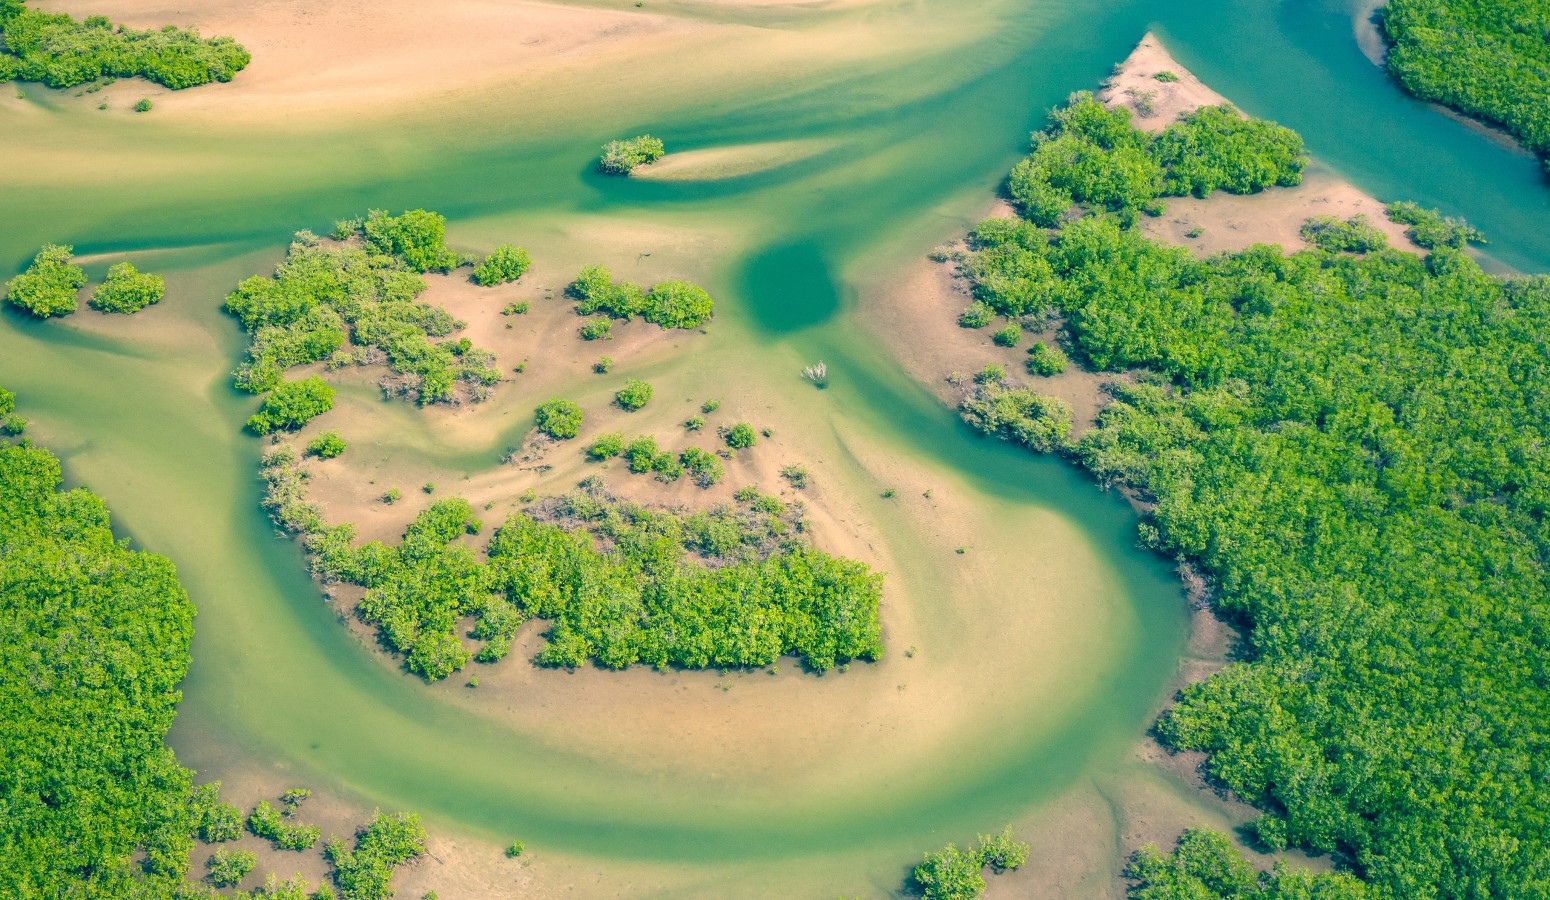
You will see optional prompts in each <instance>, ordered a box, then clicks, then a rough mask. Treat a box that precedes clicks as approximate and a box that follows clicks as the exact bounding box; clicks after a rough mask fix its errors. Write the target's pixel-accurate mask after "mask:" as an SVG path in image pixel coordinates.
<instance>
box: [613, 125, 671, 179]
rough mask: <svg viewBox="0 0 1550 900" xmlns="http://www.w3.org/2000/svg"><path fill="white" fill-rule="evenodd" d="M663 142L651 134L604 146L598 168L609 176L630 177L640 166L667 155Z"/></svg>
mask: <svg viewBox="0 0 1550 900" xmlns="http://www.w3.org/2000/svg"><path fill="white" fill-rule="evenodd" d="M666 153H667V149H666V148H665V147H664V146H663V145H662V141H661V140H659V139H657V138H654V137H652V136H651V135H649V134H643V135H640V136H638V137H633V138H630V139H629V140H623V141H609V142H608V143H606V144H604V145H603V155H602V157H601V158H599V159H598V163H597V167H598V169H599V170H600V171H602V172H604V173H606V174H609V175H628V174H630V173H631V172H632V171H634V170H635V169H636V167H638V166H644V165H649V164H650V163H654V162H656V161H657V160H659V159H661V158H662V157H663V156H664V155H666Z"/></svg>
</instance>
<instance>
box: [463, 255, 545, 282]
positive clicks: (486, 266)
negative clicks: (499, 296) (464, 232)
mask: <svg viewBox="0 0 1550 900" xmlns="http://www.w3.org/2000/svg"><path fill="white" fill-rule="evenodd" d="M532 264H533V260H532V257H530V256H528V254H527V251H526V250H524V249H522V248H521V247H514V246H512V245H511V244H502V245H500V246H499V247H496V248H495V249H494V250H491V251H490V255H489V256H486V257H485V258H484V262H482V263H480V264H479V265H477V266H475V267H474V274H473V279H474V283H475V284H480V285H483V286H485V287H491V286H493V285H497V284H506V283H508V282H512V281H516V280H517V279H518V278H521V277H522V274H523V273H524V272H526V271H527V269H528V266H530V265H532Z"/></svg>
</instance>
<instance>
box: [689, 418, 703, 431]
mask: <svg viewBox="0 0 1550 900" xmlns="http://www.w3.org/2000/svg"><path fill="white" fill-rule="evenodd" d="M704 427H705V417H704V416H690V417H689V418H687V419H685V420H684V428H685V429H686V430H688V431H700V430H701V429H703V428H704Z"/></svg>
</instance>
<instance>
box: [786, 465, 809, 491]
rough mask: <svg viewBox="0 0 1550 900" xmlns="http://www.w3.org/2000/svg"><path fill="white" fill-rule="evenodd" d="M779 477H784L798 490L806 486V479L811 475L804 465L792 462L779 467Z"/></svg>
mask: <svg viewBox="0 0 1550 900" xmlns="http://www.w3.org/2000/svg"><path fill="white" fill-rule="evenodd" d="M780 477H782V478H784V479H786V481H788V482H789V483H790V484H791V486H792V487H793V488H795V489H796V490H799V491H800V490H802V489H803V488H805V487H807V484H808V481H809V479H810V478H811V477H812V476H811V473H809V472H808V471H807V467H806V466H800V465H796V464H792V465H788V466H782V467H781V470H780Z"/></svg>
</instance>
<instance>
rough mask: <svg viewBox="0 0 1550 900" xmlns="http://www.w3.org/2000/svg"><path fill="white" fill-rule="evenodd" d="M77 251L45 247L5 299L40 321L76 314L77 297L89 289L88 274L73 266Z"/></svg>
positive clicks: (13, 281) (13, 282) (11, 285)
mask: <svg viewBox="0 0 1550 900" xmlns="http://www.w3.org/2000/svg"><path fill="white" fill-rule="evenodd" d="M74 251H75V248H74V247H71V246H70V245H68V244H63V245H60V244H44V245H43V249H41V250H39V251H38V254H37V255H36V256H34V257H33V258H32V265H30V266H28V267H27V270H26V271H25V272H23V273H21V274H20V275H18V276H16V277H15V278H12V279H11V280H10V282H9V283H8V284H6V286H5V299H6V302H7V303H10V304H11V305H12V306H16V307H20V308H21V309H25V310H27V311H28V312H30V313H32V314H33V315H35V316H37V317H38V318H40V319H47V318H50V317H51V316H68V315H69V314H71V313H73V312H75V309H76V304H75V294H76V291H79V290H80V289H81V288H82V287H84V286H85V285H86V270H85V269H82V268H81V267H80V266H77V265H75V264H74V263H72V262H70V259H71V256H72V254H73V253H74Z"/></svg>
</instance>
